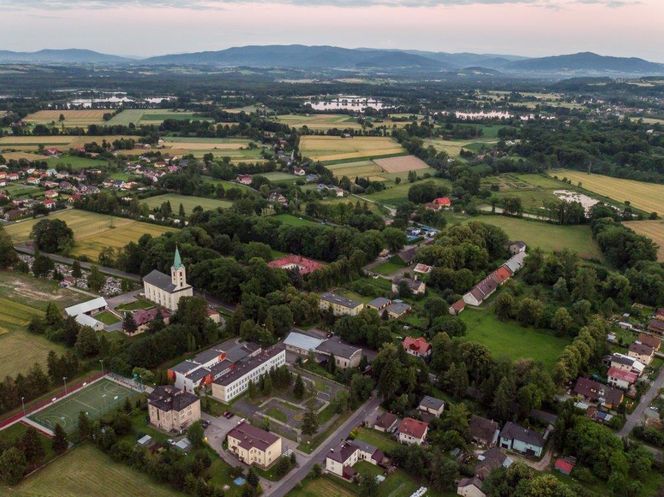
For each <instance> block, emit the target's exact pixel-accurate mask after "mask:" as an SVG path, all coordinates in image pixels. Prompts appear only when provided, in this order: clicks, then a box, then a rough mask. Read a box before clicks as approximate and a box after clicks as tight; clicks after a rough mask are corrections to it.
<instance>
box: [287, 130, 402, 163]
mask: <svg viewBox="0 0 664 497" xmlns="http://www.w3.org/2000/svg"><path fill="white" fill-rule="evenodd" d="M300 151H301V152H302V155H304V156H306V157H309V158H310V159H313V160H319V161H322V162H334V161H351V160H354V159H370V158H375V157H384V156H388V155H405V154H406V151H405V150H404V149H403V147H401V145H399V143H397V142H396V141H394V140H393V139H392V138H387V137H373V136H356V137H353V138H341V137H338V136H303V137H302V138H300Z"/></svg>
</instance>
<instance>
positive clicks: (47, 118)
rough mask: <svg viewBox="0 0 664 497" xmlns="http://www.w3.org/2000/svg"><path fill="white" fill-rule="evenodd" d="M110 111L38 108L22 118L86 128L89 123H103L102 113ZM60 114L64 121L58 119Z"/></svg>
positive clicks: (34, 121)
mask: <svg viewBox="0 0 664 497" xmlns="http://www.w3.org/2000/svg"><path fill="white" fill-rule="evenodd" d="M111 112H112V111H110V110H108V109H84V110H40V111H37V112H33V113H32V114H29V115H27V116H25V119H24V120H25V121H26V122H29V123H33V124H44V125H51V124H53V125H55V126H58V127H59V126H62V125H64V126H65V127H66V128H78V127H81V128H87V127H88V126H90V125H91V124H104V114H110V113H111ZM60 116H63V117H64V121H60Z"/></svg>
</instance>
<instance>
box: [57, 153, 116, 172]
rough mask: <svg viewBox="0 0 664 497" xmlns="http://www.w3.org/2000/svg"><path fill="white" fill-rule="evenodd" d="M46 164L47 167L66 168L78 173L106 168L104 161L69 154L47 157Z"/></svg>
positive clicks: (106, 163)
mask: <svg viewBox="0 0 664 497" xmlns="http://www.w3.org/2000/svg"><path fill="white" fill-rule="evenodd" d="M46 163H47V164H48V166H49V167H58V166H66V167H71V168H72V169H73V170H74V171H80V170H81V169H104V168H105V167H107V166H108V162H107V161H105V160H99V159H89V158H87V157H79V156H77V155H69V154H63V155H61V156H60V157H49V158H48V159H47V160H46Z"/></svg>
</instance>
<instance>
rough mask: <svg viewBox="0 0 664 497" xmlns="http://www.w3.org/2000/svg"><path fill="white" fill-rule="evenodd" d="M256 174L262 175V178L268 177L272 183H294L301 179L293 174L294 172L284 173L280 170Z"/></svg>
mask: <svg viewBox="0 0 664 497" xmlns="http://www.w3.org/2000/svg"><path fill="white" fill-rule="evenodd" d="M257 176H263V177H264V178H267V179H269V180H270V181H271V182H272V183H295V182H296V181H297V180H298V179H302V177H300V176H295V175H294V174H290V173H284V172H281V171H272V172H269V173H262V174H261V173H259V174H257Z"/></svg>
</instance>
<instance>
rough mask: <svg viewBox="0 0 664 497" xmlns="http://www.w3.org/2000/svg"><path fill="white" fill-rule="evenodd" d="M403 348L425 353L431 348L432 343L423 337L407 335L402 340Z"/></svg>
mask: <svg viewBox="0 0 664 497" xmlns="http://www.w3.org/2000/svg"><path fill="white" fill-rule="evenodd" d="M402 345H403V348H404V349H406V350H413V351H415V352H417V353H419V354H425V353H427V352H428V351H429V349H431V344H429V342H427V341H426V340H425V339H424V338H423V337H419V338H413V337H406V338H404V339H403V342H402Z"/></svg>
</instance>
